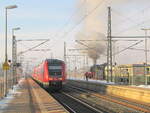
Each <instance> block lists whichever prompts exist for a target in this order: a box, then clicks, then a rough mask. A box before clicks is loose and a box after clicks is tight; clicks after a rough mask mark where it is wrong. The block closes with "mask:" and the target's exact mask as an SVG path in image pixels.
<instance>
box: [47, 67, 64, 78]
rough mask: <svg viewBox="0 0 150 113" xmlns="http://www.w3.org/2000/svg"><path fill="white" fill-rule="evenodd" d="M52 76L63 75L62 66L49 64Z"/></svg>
mask: <svg viewBox="0 0 150 113" xmlns="http://www.w3.org/2000/svg"><path fill="white" fill-rule="evenodd" d="M48 70H49V75H50V76H62V66H60V65H58V66H48Z"/></svg>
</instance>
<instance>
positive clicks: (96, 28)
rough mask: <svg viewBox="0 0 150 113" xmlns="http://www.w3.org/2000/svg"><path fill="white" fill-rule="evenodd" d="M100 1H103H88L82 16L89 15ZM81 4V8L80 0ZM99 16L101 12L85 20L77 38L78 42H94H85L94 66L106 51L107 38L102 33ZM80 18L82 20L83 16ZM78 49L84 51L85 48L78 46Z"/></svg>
mask: <svg viewBox="0 0 150 113" xmlns="http://www.w3.org/2000/svg"><path fill="white" fill-rule="evenodd" d="M100 1H102V0H86V3H85V5H84V7H83V8H84V9H85V10H83V9H81V10H80V14H84V13H85V14H88V13H89V11H91V10H92V9H93V8H94V7H95V6H96V5H97V4H98V3H99V2H100ZM79 2H80V3H79V4H80V6H81V4H82V3H83V1H82V0H80V1H79ZM79 4H78V5H79ZM80 14H79V16H80ZM82 16H83V15H82ZM99 16H100V15H99V11H96V12H94V13H93V14H92V15H90V16H88V17H87V18H86V19H85V20H84V23H83V27H82V30H81V32H79V33H78V34H77V36H76V39H77V40H93V41H85V42H83V43H84V44H85V45H87V46H88V50H87V55H88V56H89V57H90V58H91V59H92V60H93V63H94V64H96V61H97V59H99V58H100V56H101V55H102V54H103V53H104V52H105V50H106V41H105V40H106V37H105V35H104V34H102V33H101V32H100V30H101V27H102V26H101V21H100V19H99ZM79 18H81V16H80V17H79ZM94 40H96V41H94ZM77 48H80V49H82V48H85V47H84V46H83V45H82V46H81V45H80V46H79V45H77Z"/></svg>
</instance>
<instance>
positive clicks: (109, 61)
mask: <svg viewBox="0 0 150 113" xmlns="http://www.w3.org/2000/svg"><path fill="white" fill-rule="evenodd" d="M107 40H108V44H107V46H108V47H107V82H109V78H111V82H112V37H111V7H108V32H107Z"/></svg>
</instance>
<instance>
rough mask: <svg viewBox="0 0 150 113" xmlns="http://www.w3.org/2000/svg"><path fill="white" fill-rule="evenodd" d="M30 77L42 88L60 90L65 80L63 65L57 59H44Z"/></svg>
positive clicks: (62, 62)
mask: <svg viewBox="0 0 150 113" xmlns="http://www.w3.org/2000/svg"><path fill="white" fill-rule="evenodd" d="M32 77H33V78H34V79H35V80H36V81H37V82H39V83H40V84H41V85H42V86H43V87H44V88H50V89H61V88H62V85H63V84H64V83H65V80H66V66H65V63H64V61H62V60H58V59H46V60H45V61H44V62H42V63H41V64H40V65H39V66H38V67H35V68H34V72H33V75H32Z"/></svg>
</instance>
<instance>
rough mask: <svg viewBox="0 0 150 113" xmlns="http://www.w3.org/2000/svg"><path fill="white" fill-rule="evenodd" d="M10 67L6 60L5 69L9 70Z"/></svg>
mask: <svg viewBox="0 0 150 113" xmlns="http://www.w3.org/2000/svg"><path fill="white" fill-rule="evenodd" d="M9 68H10V66H9V64H8V62H5V63H4V64H3V70H9Z"/></svg>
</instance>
